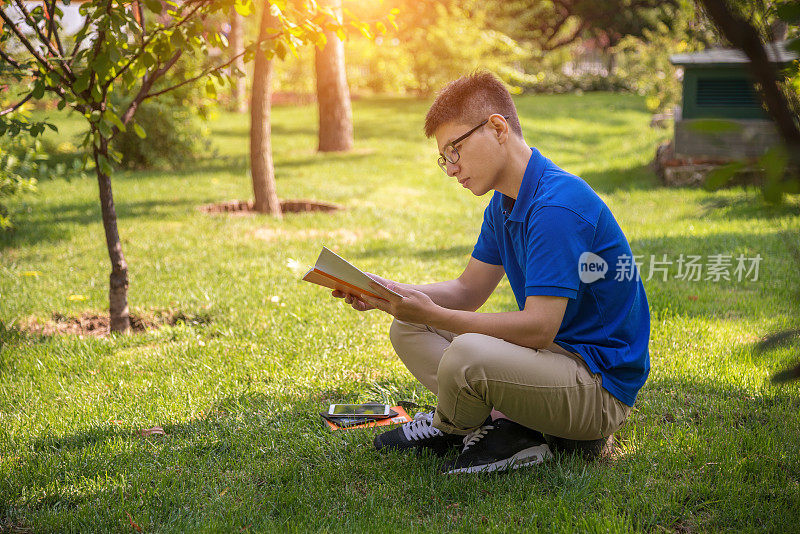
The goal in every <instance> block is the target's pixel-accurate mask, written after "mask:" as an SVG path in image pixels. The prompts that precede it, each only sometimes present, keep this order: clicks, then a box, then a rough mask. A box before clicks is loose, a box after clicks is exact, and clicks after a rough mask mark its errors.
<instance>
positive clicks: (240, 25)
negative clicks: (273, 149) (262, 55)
mask: <svg viewBox="0 0 800 534" xmlns="http://www.w3.org/2000/svg"><path fill="white" fill-rule="evenodd" d="M228 41H229V44H230V53H231V57H236V56H237V55H239V54H241V53H242V52H244V17H242V16H241V15H240V14H239V13H237V12H236V10H235V9H231V36H230V39H229V40H228ZM237 70H238V71H240V72H242V74H243V75H242V76H236V75H235V74H234V73H235V72H236V71H237ZM245 72H246V71H245V70H244V56H240V57H239V59H237V60H236V61H234V62H233V65H231V75H232V76H233V88H232V89H231V109H232V110H233V111H238V112H239V113H244V112H245V111H247V78H246V77H245V76H244V73H245Z"/></svg>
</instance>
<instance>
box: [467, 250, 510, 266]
mask: <svg viewBox="0 0 800 534" xmlns="http://www.w3.org/2000/svg"><path fill="white" fill-rule="evenodd" d="M472 257H473V258H475V259H476V260H478V261H482V262H483V263H488V264H489V265H503V262H502V260H500V259H499V258H492V257H490V256H488V255H487V254H484V253H483V252H482V251H480V250H473V251H472Z"/></svg>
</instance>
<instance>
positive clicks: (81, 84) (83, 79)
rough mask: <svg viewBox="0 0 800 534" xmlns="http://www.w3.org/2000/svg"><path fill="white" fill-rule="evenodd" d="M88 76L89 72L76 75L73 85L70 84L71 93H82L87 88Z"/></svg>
mask: <svg viewBox="0 0 800 534" xmlns="http://www.w3.org/2000/svg"><path fill="white" fill-rule="evenodd" d="M89 74H90V73H89V71H88V70H85V71H83V72H81V73H80V74H79V75H78V77H77V79H76V80H75V83H74V84H72V89H73V91H75V92H76V93H82V92H84V91H85V90H87V89H88V88H89Z"/></svg>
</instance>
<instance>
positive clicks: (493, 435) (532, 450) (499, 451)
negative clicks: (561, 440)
mask: <svg viewBox="0 0 800 534" xmlns="http://www.w3.org/2000/svg"><path fill="white" fill-rule="evenodd" d="M552 457H553V453H552V452H550V447H548V446H547V443H546V442H545V439H544V436H543V435H542V434H541V433H540V432H537V431H535V430H531V429H530V428H527V427H524V426H522V425H520V424H518V423H515V422H514V421H509V420H508V419H496V420H495V421H492V422H491V423H489V424H485V425H483V426H482V427H480V428H479V429H477V430H476V431H474V432H472V433H470V434H467V436H465V437H464V449H463V450H462V451H461V454H459V455H458V458H456V459H455V460H453V461H452V462H447V463H445V464H444V466H442V471H443V472H445V473H447V474H453V473H482V472H483V473H489V472H491V471H506V470H509V469H519V468H520V467H524V466H528V465H534V464H540V463H542V462H543V461H545V460H547V459H548V458H552Z"/></svg>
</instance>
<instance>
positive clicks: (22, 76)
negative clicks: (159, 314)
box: [0, 0, 340, 332]
mask: <svg viewBox="0 0 800 534" xmlns="http://www.w3.org/2000/svg"><path fill="white" fill-rule="evenodd" d="M143 3H144V7H146V11H147V12H149V13H150V16H149V17H146V16H145V9H144V8H143V6H142V2H134V3H133V4H131V3H129V2H125V1H121V0H88V1H86V2H85V3H83V4H82V5H81V7H80V13H81V15H83V16H84V22H83V25H82V27H81V28H80V30H79V31H78V32H77V34H76V35H75V36H74V38H73V39H72V43H71V46H67V45H69V44H70V43H68V42H66V37H67V36H66V35H65V34H64V28H63V24H62V19H63V13H62V11H61V9H59V7H58V6H57V4H56V1H55V0H45V1H44V2H43V3H42V5H36V6H35V7H33V9H29V7H28V4H26V2H24V1H23V0H0V19H2V21H3V31H2V33H0V59H1V60H2V62H3V72H4V74H6V75H9V76H12V77H13V78H14V79H15V80H16V81H17V82H20V83H26V84H27V88H26V89H25V90H23V91H22V93H21V94H20V95H18V100H17V101H16V102H15V103H14V104H12V105H10V106H8V107H7V108H5V109H3V110H0V135H3V134H11V135H18V134H19V133H21V132H28V133H30V134H33V135H34V136H35V135H38V134H39V133H41V132H42V131H44V128H45V127H47V126H50V127H51V128H53V129H55V127H54V126H52V125H47V124H46V123H42V122H25V121H19V120H18V119H16V118H15V117H14V115H15V113H16V112H17V111H18V110H19V109H20V108H21V107H22V106H23V105H24V104H25V103H26V102H28V101H30V100H38V99H42V98H43V97H44V95H45V93H48V94H51V95H54V96H55V97H56V98H57V99H58V101H59V104H58V108H59V109H64V108H65V107H67V106H68V107H70V108H71V109H72V110H74V111H75V112H77V113H78V114H80V115H81V116H83V117H85V119H86V121H87V127H88V133H87V134H86V136H85V138H84V140H83V147H84V148H85V152H86V155H87V159H88V160H89V161H90V163H91V164H92V165H93V167H94V170H95V174H96V177H97V182H98V189H99V196H100V204H101V212H102V220H103V228H104V231H105V237H106V247H107V250H108V254H109V259H110V261H111V274H110V275H109V313H110V319H111V320H110V324H111V331H112V332H121V331H126V330H128V329H129V328H130V317H129V310H128V285H129V281H128V264H127V262H126V260H125V256H124V254H123V250H122V243H121V240H120V236H119V229H118V225H117V215H116V208H115V205H114V196H113V192H112V187H111V175H112V165H111V162H112V161H117V162H119V161H120V159H121V155H120V154H119V153H118V152H117V151H115V150H113V149H112V148H111V141H112V140H113V138H114V137H115V136H116V135H117V134H118V133H119V132H121V131H125V130H127V128H133V129H134V131H136V132H137V134H138V135H140V136H145V135H146V134H145V132H144V131H143V130H142V128H141V126H139V125H137V124H136V123H135V121H134V116H135V115H136V111H137V109H138V108H139V106H140V105H141V104H142V102H144V101H145V100H147V99H150V98H155V97H158V96H160V95H162V94H165V93H168V92H171V91H173V90H175V89H177V88H178V87H182V86H184V85H186V84H190V83H194V82H196V81H198V80H201V79H202V80H205V83H206V89H207V91H208V92H209V94H210V95H215V94H216V88H217V83H218V82H220V81H223V80H224V79H226V78H225V74H224V73H225V69H226V68H227V67H228V66H229V65H230V64H232V63H233V62H234V61H235V60H236V59H237V58H236V57H234V58H231V59H229V60H228V61H225V62H222V63H218V64H212V65H209V66H207V67H204V68H202V69H201V70H200V71H199V72H196V73H191V74H189V73H187V75H186V79H185V80H183V81H181V82H179V83H176V84H174V85H168V86H166V87H164V86H160V85H159V82H161V81H163V78H164V76H165V74H166V73H168V72H170V71H171V69H173V68H174V67H175V65H176V64H177V63H178V61H179V60H180V59H181V57H182V56H184V55H191V56H195V57H203V56H205V55H206V54H207V53H208V51H209V48H210V47H215V48H220V49H224V47H225V44H226V42H225V39H224V36H222V35H221V34H220V31H219V30H218V29H215V28H214V27H206V26H205V25H204V23H203V21H204V19H205V18H206V17H208V16H213V15H214V14H227V13H228V12H229V11H230V9H231V8H238V9H239V11H240V12H241V13H247V14H251V13H252V12H253V11H254V4H253V1H252V0H187V1H185V2H182V3H175V2H167V3H162V2H161V1H160V0H143ZM264 5H268V6H269V11H270V13H271V15H272V17H273V19H270V21H269V22H270V23H271V24H272V23H274V29H273V30H271V31H269V32H261V35H262V37H261V38H260V39H258V40H257V41H256V42H255V43H252V44H251V45H249V46H248V47H246V48H245V50H244V51H243V52H242V54H241V56H242V57H244V58H245V59H252V58H254V57H264V56H265V55H267V56H269V57H270V58H271V57H272V54H274V53H275V52H276V51H277V52H278V53H279V54H285V52H286V50H287V49H288V50H296V48H297V46H299V45H302V44H305V43H317V42H318V41H319V40H320V38H321V36H322V33H323V31H324V30H325V29H334V30H335V28H337V27H340V24H339V22H338V21H337V19H336V18H335V17H333V16H332V15H331V13H330V11H329V10H324V9H317V8H316V4H315V3H314V2H312V1H309V2H306V1H299V0H298V1H297V2H292V3H288V2H287V1H286V0H281V1H278V0H276V1H275V2H272V3H271V4H267V3H264ZM265 34H266V35H267V36H266V37H264V35H265ZM17 48H21V49H22V50H23V52H22V53H20V54H15V53H13V52H11V51H12V50H15V49H17ZM114 93H117V94H122V95H128V97H127V98H125V99H124V100H123V102H122V103H121V104H115V103H114V101H113V100H112V98H111V95H112V94H114Z"/></svg>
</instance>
